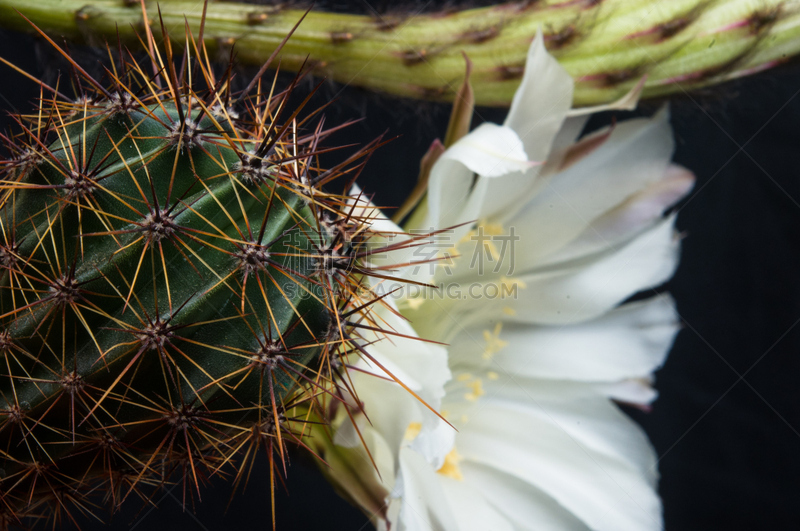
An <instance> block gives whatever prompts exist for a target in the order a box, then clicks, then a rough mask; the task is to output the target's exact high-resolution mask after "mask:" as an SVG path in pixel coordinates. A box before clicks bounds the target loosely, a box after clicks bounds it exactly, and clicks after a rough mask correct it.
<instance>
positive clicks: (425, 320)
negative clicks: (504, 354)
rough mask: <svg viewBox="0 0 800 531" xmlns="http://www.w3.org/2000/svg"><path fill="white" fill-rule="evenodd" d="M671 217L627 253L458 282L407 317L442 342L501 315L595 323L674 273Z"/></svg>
mask: <svg viewBox="0 0 800 531" xmlns="http://www.w3.org/2000/svg"><path fill="white" fill-rule="evenodd" d="M674 220H675V216H674V215H673V216H671V217H669V218H667V219H665V220H663V221H661V222H660V223H659V224H658V225H655V226H654V227H653V228H651V229H648V230H647V231H644V232H642V233H641V234H640V235H638V236H637V237H636V238H634V239H633V240H631V241H630V242H628V243H627V244H626V245H625V246H623V247H622V248H620V249H618V250H615V251H614V252H606V253H604V254H601V255H596V256H592V257H591V259H590V260H586V261H584V262H576V263H571V264H570V265H569V267H568V268H559V269H554V270H552V271H547V272H541V273H534V274H529V275H519V276H516V275H514V277H513V278H512V279H504V278H502V275H501V274H485V275H483V276H478V275H477V274H476V276H475V277H474V278H472V279H463V278H461V279H453V281H452V284H449V285H445V286H444V288H443V289H442V290H441V291H440V292H437V293H442V294H444V295H446V296H447V298H444V299H441V298H434V299H431V300H427V301H426V302H424V303H423V304H422V305H421V306H420V307H418V308H413V309H409V310H407V311H405V314H406V316H407V317H408V318H409V320H410V321H411V323H412V325H413V326H414V328H415V329H416V330H417V332H418V333H419V334H420V335H421V336H423V337H428V338H434V339H436V340H439V341H444V342H451V341H452V340H453V338H454V336H456V335H457V334H459V333H462V331H463V330H464V329H465V328H466V327H471V326H475V325H480V323H485V322H487V321H492V320H497V319H499V318H503V319H505V318H506V317H501V316H508V317H512V316H513V317H514V319H518V320H523V321H525V322H528V323H537V324H569V323H579V322H582V321H587V320H589V319H593V318H596V317H598V316H600V315H602V314H604V313H606V312H607V311H609V310H611V309H612V308H614V307H615V306H617V305H618V304H620V303H621V302H622V301H624V300H625V299H627V298H628V297H630V296H631V295H633V294H635V293H637V292H639V291H641V290H643V289H646V288H651V287H654V286H657V285H659V284H661V283H663V282H664V281H666V280H667V279H668V278H669V277H670V276H672V273H673V272H674V270H675V266H676V265H677V262H678V250H679V239H678V237H677V236H676V235H675V232H674V230H673V224H674ZM462 259H463V258H462ZM479 333H480V332H479Z"/></svg>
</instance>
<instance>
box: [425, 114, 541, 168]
mask: <svg viewBox="0 0 800 531" xmlns="http://www.w3.org/2000/svg"><path fill="white" fill-rule="evenodd" d="M441 159H445V160H448V159H449V160H456V161H458V162H460V163H461V164H463V165H464V166H466V167H467V168H469V169H470V170H471V171H473V172H475V173H477V174H478V175H482V176H483V177H499V176H500V175H505V174H506V173H511V172H513V171H524V170H526V169H528V168H530V167H532V166H533V165H534V164H535V162H531V161H529V160H528V156H527V155H526V154H525V148H524V146H523V144H522V141H521V140H520V138H519V136H517V133H515V132H514V130H513V129H511V128H509V127H504V126H502V125H497V124H493V123H488V122H487V123H484V124H481V125H479V126H478V127H477V128H476V129H475V130H473V131H472V132H471V133H469V134H468V135H466V136H465V137H463V138H461V139H460V140H459V141H458V142H456V143H455V144H453V145H452V146H450V148H449V149H448V150H447V151H445V152H444V153H443V154H442V156H441V158H440V159H439V160H441Z"/></svg>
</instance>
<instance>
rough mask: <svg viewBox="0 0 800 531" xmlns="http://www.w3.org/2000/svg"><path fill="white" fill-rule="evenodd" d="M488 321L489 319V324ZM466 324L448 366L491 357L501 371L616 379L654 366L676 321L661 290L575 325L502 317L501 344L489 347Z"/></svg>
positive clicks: (661, 357)
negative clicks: (536, 323)
mask: <svg viewBox="0 0 800 531" xmlns="http://www.w3.org/2000/svg"><path fill="white" fill-rule="evenodd" d="M522 317H524V316H522ZM508 319H513V317H508ZM491 327H492V325H491V324H488V323H487V327H486V328H487V330H491ZM470 330H472V332H471V333H460V334H458V335H457V336H456V337H455V338H454V339H453V342H452V344H451V348H450V353H451V358H452V359H451V360H450V366H451V367H454V368H458V369H461V370H465V371H469V370H470V368H472V367H483V366H485V365H486V363H485V362H486V361H488V360H491V365H489V367H491V369H492V370H494V371H497V372H498V373H501V374H504V373H507V374H510V375H521V376H527V377H532V378H548V379H553V380H576V381H585V382H616V381H619V380H624V379H626V378H639V377H643V376H646V375H648V374H650V373H652V372H653V371H654V370H656V369H658V368H659V367H660V366H661V365H662V364H663V362H664V359H665V358H666V356H667V352H669V349H670V347H671V346H672V342H673V340H674V338H675V335H676V334H677V332H678V330H679V326H678V322H677V319H676V314H675V308H674V304H673V302H672V300H671V298H669V297H666V296H664V297H661V296H659V297H654V298H652V299H649V300H647V301H640V302H634V303H629V304H625V305H624V306H621V307H620V308H618V309H616V310H613V311H611V312H608V313H607V314H605V315H603V316H601V317H599V318H597V319H593V320H591V321H587V322H582V323H579V324H575V325H564V326H531V325H528V324H523V323H506V324H504V326H502V328H501V329H500V330H499V333H498V334H497V340H498V344H500V345H502V348H495V349H493V350H490V349H489V347H488V346H487V342H486V341H485V340H484V339H483V335H482V331H481V329H480V328H478V327H474V326H471V327H470ZM476 338H480V339H478V340H477V341H476ZM500 342H502V343H500Z"/></svg>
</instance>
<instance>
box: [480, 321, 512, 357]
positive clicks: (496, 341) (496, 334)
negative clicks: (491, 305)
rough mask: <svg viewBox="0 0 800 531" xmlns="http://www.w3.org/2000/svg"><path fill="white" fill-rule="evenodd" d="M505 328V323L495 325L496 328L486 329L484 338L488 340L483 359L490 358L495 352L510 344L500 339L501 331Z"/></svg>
mask: <svg viewBox="0 0 800 531" xmlns="http://www.w3.org/2000/svg"><path fill="white" fill-rule="evenodd" d="M502 329H503V323H497V324H496V325H494V330H491V331H490V330H484V331H483V339H484V341H486V348H484V350H483V359H485V360H490V359H492V358H493V357H494V355H495V354H497V353H498V352H500V351H501V350H503V349H504V348H505V347H507V346H508V341H503V340H502V339H500V331H501V330H502Z"/></svg>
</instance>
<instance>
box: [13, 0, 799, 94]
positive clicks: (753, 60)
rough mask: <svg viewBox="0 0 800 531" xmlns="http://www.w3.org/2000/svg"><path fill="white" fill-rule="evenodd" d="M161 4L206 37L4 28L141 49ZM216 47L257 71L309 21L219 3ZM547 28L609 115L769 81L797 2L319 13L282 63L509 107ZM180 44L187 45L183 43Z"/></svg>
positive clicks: (31, 9) (96, 28) (117, 27)
mask: <svg viewBox="0 0 800 531" xmlns="http://www.w3.org/2000/svg"><path fill="white" fill-rule="evenodd" d="M156 4H157V5H158V7H159V9H160V12H161V16H162V17H163V20H164V22H165V24H166V25H167V27H183V25H184V24H185V23H188V24H189V26H190V27H191V28H192V29H193V30H194V31H195V32H196V33H197V32H199V27H200V20H201V17H202V15H201V13H200V11H201V10H199V9H198V8H197V7H198V6H197V2H195V1H191V2H190V1H186V0H160V1H159V2H155V0H148V1H142V2H140V1H135V0H134V1H123V0H92V1H89V2H87V1H86V0H39V1H37V2H36V3H31V2H27V1H24V0H0V24H2V25H3V26H5V27H7V28H11V29H26V28H27V25H26V24H25V22H24V21H23V20H22V18H20V17H19V16H18V15H17V13H16V12H15V11H14V10H15V9H16V10H19V11H20V12H22V13H24V14H26V15H27V16H28V17H30V18H31V20H33V22H35V23H36V24H38V25H40V26H42V27H43V28H45V29H48V30H50V31H52V32H57V33H58V34H60V35H64V36H67V37H70V38H73V39H79V40H82V41H85V42H89V43H92V42H97V41H98V40H99V39H101V38H107V39H116V38H117V34H120V35H121V36H122V38H123V39H126V40H128V41H130V40H132V39H134V38H135V37H134V28H139V27H141V26H142V23H143V18H142V6H145V5H146V6H147V9H148V10H149V12H150V13H155V12H156ZM206 13H207V15H206V21H205V33H204V35H205V42H206V45H207V46H208V47H209V49H211V50H215V51H217V52H219V53H220V54H221V55H224V56H227V53H226V52H227V51H228V50H229V49H230V48H231V47H232V46H233V45H236V49H237V51H238V58H239V59H240V60H241V61H243V62H254V63H257V64H260V63H261V62H263V61H264V60H265V58H266V57H268V56H269V55H271V54H272V53H273V52H274V51H275V49H276V48H277V47H278V46H279V45H280V44H281V43H282V42H283V39H284V36H285V35H286V33H287V32H288V31H289V30H290V29H291V28H292V26H294V25H295V24H296V22H297V21H298V20H300V19H301V18H302V17H303V14H304V13H303V11H301V10H297V9H291V8H288V7H285V6H284V5H282V4H277V5H270V6H264V5H253V4H247V3H235V2H228V1H220V0H210V1H209V2H208V5H207V7H206ZM539 29H541V30H542V31H543V32H544V33H545V39H546V41H547V45H548V48H549V50H550V52H551V53H552V54H553V55H554V56H555V57H556V58H557V59H558V60H559V62H560V63H561V64H562V65H563V66H564V68H565V69H566V70H567V71H568V72H569V73H570V74H571V75H572V76H573V78H574V79H575V82H576V84H575V92H574V103H575V104H576V105H592V104H599V103H605V102H610V101H613V100H616V99H617V98H619V97H621V96H622V95H624V94H625V93H627V92H628V91H629V90H630V89H631V88H632V87H633V86H634V85H636V84H637V82H638V81H639V80H640V79H641V78H642V77H643V76H645V75H646V76H647V82H646V85H645V88H644V92H643V96H644V97H652V96H661V95H668V94H672V93H682V92H685V91H688V90H692V89H695V88H698V87H702V86H707V85H712V84H716V83H720V82H723V81H726V80H729V79H732V78H736V77H740V76H744V75H747V74H750V73H753V72H757V71H760V70H764V69H766V68H769V67H772V66H775V65H777V64H780V63H782V62H785V61H787V60H789V59H791V58H792V57H793V56H794V55H796V54H797V53H798V52H799V51H800V0H757V1H754V0H670V1H669V2H652V1H650V0H527V1H515V2H507V3H504V4H498V5H496V6H492V7H485V8H477V9H466V10H463V11H455V10H450V11H446V12H439V13H425V14H421V13H400V12H395V13H391V12H390V13H385V14H377V12H372V13H370V14H368V15H347V14H339V13H324V12H316V11H312V12H310V13H308V14H307V16H306V17H305V20H304V22H303V24H302V25H301V26H300V28H299V29H298V30H297V32H296V33H295V35H294V36H293V38H292V39H291V40H290V41H289V42H288V43H287V44H286V46H285V48H284V49H283V54H282V67H283V68H288V69H298V68H299V67H300V66H301V65H303V64H305V61H306V59H307V58H309V57H310V60H311V63H310V64H311V66H312V71H313V72H314V73H316V74H319V75H322V76H326V77H328V78H331V79H334V80H336V81H339V82H342V83H347V84H351V85H357V86H361V87H366V88H369V89H372V90H378V91H383V92H387V93H391V94H397V95H401V96H407V97H412V98H425V99H433V100H440V101H452V99H453V98H454V97H455V94H456V91H457V89H458V86H459V83H460V80H461V78H462V76H463V64H464V63H463V59H462V53H466V54H467V55H468V56H469V58H470V60H471V61H472V62H473V65H474V68H473V75H472V82H473V86H474V89H475V101H476V103H477V104H479V105H508V104H509V103H510V102H511V98H512V96H513V94H514V92H515V90H516V88H517V86H518V85H519V80H520V79H521V78H522V71H523V68H524V62H525V51H526V50H527V49H528V44H529V43H530V41H531V39H532V38H533V37H534V35H535V34H536V31H537V30H539ZM175 44H176V45H181V44H182V43H181V42H180V39H177V40H176V43H175Z"/></svg>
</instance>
